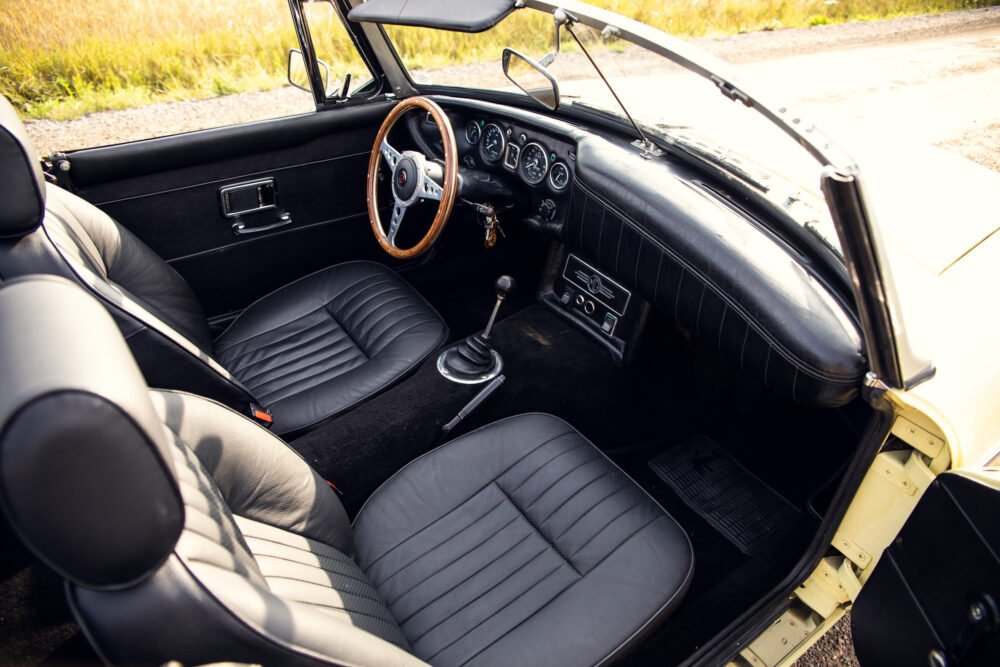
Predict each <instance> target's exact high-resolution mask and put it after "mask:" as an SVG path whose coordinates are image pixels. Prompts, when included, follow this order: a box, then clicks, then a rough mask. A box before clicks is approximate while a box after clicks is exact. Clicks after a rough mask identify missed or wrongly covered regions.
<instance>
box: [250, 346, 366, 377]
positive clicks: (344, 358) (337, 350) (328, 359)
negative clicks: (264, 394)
mask: <svg viewBox="0 0 1000 667" xmlns="http://www.w3.org/2000/svg"><path fill="white" fill-rule="evenodd" d="M345 342H346V343H347V345H346V346H344V343H345ZM279 356H280V355H279ZM362 357H364V354H363V353H362V352H361V351H360V350H358V349H357V348H356V347H354V345H353V344H352V343H351V341H349V340H348V341H345V340H344V339H343V338H342V339H340V340H333V341H330V342H328V343H323V344H321V345H320V346H319V347H316V348H313V349H311V350H307V351H306V352H304V353H301V354H299V355H297V356H294V357H291V358H289V359H286V360H284V361H279V362H277V363H274V364H272V365H270V366H268V367H266V368H264V369H263V370H260V371H258V372H257V373H256V374H254V375H252V376H248V377H246V378H245V379H244V380H243V381H244V382H245V383H247V384H251V383H255V384H257V385H258V386H262V385H266V384H268V383H270V382H277V381H280V380H284V379H285V378H287V377H289V376H291V375H295V374H296V373H300V372H302V371H306V370H311V369H312V367H313V366H314V365H320V364H323V365H324V367H323V368H322V369H320V372H322V371H324V370H332V369H333V368H336V367H338V366H342V365H344V364H345V363H351V362H352V361H355V360H357V359H360V358H362ZM300 363H303V364H304V365H303V366H297V367H293V368H288V367H289V366H295V364H300ZM325 364H330V365H329V366H327V365H325ZM282 369H285V370H282ZM255 381H258V382H255Z"/></svg>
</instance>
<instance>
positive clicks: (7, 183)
mask: <svg viewBox="0 0 1000 667" xmlns="http://www.w3.org/2000/svg"><path fill="white" fill-rule="evenodd" d="M0 174H2V176H0V178H2V179H3V192H4V202H3V206H0V238H9V237H12V236H23V235H25V234H27V233H28V232H30V231H33V230H34V229H35V228H36V227H38V225H40V224H41V223H42V216H43V215H44V214H45V177H44V176H42V165H41V163H40V162H39V161H38V155H37V153H36V152H35V147H34V146H32V145H31V140H30V139H28V133H27V131H26V130H25V129H24V123H22V122H21V119H20V118H18V117H17V112H16V111H14V107H12V106H11V105H10V102H8V101H7V99H6V98H4V97H3V96H2V95H0Z"/></svg>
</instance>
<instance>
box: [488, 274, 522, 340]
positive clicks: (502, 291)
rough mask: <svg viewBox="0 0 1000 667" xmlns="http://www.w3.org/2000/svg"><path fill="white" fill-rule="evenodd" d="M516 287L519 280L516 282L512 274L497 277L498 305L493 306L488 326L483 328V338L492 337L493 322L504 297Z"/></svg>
mask: <svg viewBox="0 0 1000 667" xmlns="http://www.w3.org/2000/svg"><path fill="white" fill-rule="evenodd" d="M515 287H517V282H515V280H514V279H513V278H511V277H510V276H508V275H503V276H500V277H499V278H497V282H496V290H497V302H496V305H495V306H493V312H492V313H490V319H489V321H488V322H487V323H486V328H485V329H483V340H489V339H490V334H491V333H493V323H494V322H495V321H496V319H497V312H499V310H500V305H501V304H502V303H503V302H504V299H506V298H507V295H509V294H510V293H511V292H513V291H514V288H515Z"/></svg>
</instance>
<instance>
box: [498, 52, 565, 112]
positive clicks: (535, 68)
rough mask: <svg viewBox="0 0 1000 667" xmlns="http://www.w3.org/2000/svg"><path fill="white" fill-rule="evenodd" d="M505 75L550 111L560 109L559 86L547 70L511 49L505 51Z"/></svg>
mask: <svg viewBox="0 0 1000 667" xmlns="http://www.w3.org/2000/svg"><path fill="white" fill-rule="evenodd" d="M503 73H504V74H506V75H507V78H508V79H510V80H511V82H513V84H514V85H515V86H517V87H518V88H520V89H521V90H523V91H524V92H525V93H527V94H528V95H529V96H531V97H532V98H533V99H534V100H536V101H537V102H538V103H539V104H541V105H542V106H544V107H545V108H546V109H548V110H550V111H555V110H556V109H557V108H559V84H558V83H557V82H556V79H555V77H554V76H552V75H551V74H550V73H549V71H548V70H547V69H545V68H544V67H543V66H542V65H540V64H539V63H537V62H535V61H534V60H532V59H531V58H529V57H527V56H525V55H522V54H520V53H518V52H517V51H515V50H514V49H511V48H505V49H504V50H503Z"/></svg>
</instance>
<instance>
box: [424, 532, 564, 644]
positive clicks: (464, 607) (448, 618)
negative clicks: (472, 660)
mask: <svg viewBox="0 0 1000 667" xmlns="http://www.w3.org/2000/svg"><path fill="white" fill-rule="evenodd" d="M546 551H548V549H547V548H543V549H542V550H541V551H539V552H538V553H537V554H535V555H534V556H532V557H531V558H529V559H528V560H526V561H525V562H524V563H523V564H522V565H521V566H520V567H517V568H514V570H512V571H511V572H510V574H508V575H507V576H506V577H504V578H503V579H501V580H500V581H498V582H496V583H495V584H493V585H492V586H490V587H489V588H488V589H486V590H485V591H484V592H483V593H482V594H481V595H479V596H478V597H476V598H475V599H473V600H469V601H468V602H466V603H465V604H463V605H462V606H461V607H459V608H458V609H456V610H455V612H454V613H452V614H449V615H448V616H445V617H444V618H442V619H441V620H440V621H438V622H437V623H435V624H434V625H432V626H431V627H429V628H427V629H426V630H424V631H423V632H422V633H420V635H419V636H418V637H416V638H415V639H411V640H410V644H411V645H413V644H416V643H417V642H419V641H420V640H421V639H423V638H424V637H426V636H427V635H429V634H430V633H432V632H434V630H436V629H437V628H438V626H440V625H441V624H442V623H446V622H447V621H449V620H450V619H453V618H455V617H457V616H458V614H459V612H461V611H463V610H465V609H466V608H468V607H469V606H470V605H472V604H475V603H476V602H477V601H478V600H482V599H483V598H485V597H486V596H487V595H489V594H490V593H492V592H493V591H495V590H496V589H497V588H498V587H499V586H500V585H501V584H503V583H505V582H506V581H507V580H508V579H510V578H511V577H513V576H514V575H515V574H517V573H518V572H521V571H522V570H524V568H526V567H528V566H529V565H531V564H532V563H534V562H535V561H536V560H538V557H539V556H541V555H542V554H544V553H545V552H546ZM560 567H562V563H560V564H559V565H558V566H556V570H558V569H559V568H560ZM554 571H555V570H553V572H554ZM550 574H551V573H550ZM542 580H544V577H543V578H542V579H539V581H542ZM537 583H538V582H535V584H537ZM535 584H532V586H534V585H535ZM528 590H531V589H530V588H529V589H527V590H526V591H525V592H527V591H528ZM516 599H517V598H515V600H516ZM512 602H513V600H512ZM466 634H468V633H466ZM463 636H464V635H463ZM445 648H447V646H446V647H445ZM442 650H444V649H442ZM438 653H440V651H438ZM435 655H436V654H435ZM432 657H433V656H432ZM428 661H429V659H428Z"/></svg>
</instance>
